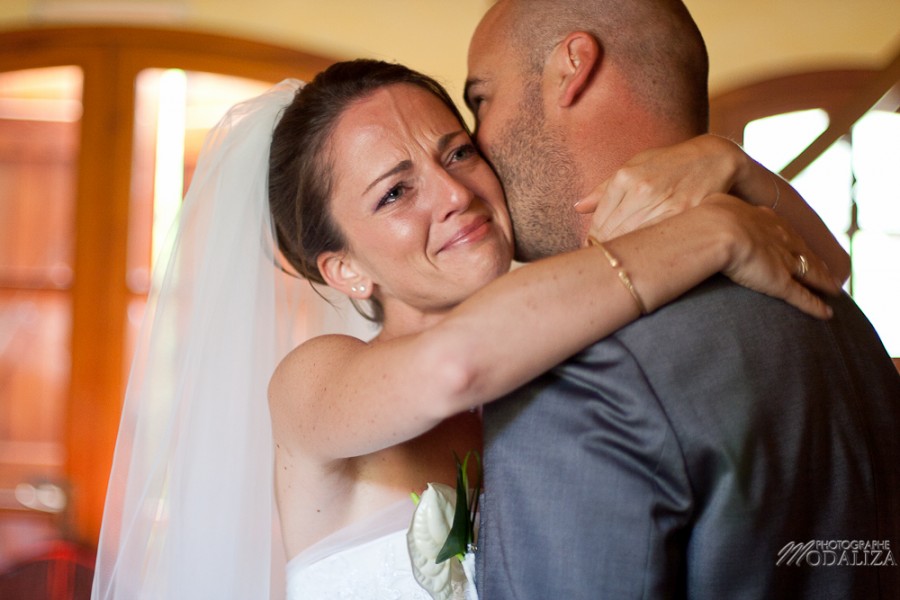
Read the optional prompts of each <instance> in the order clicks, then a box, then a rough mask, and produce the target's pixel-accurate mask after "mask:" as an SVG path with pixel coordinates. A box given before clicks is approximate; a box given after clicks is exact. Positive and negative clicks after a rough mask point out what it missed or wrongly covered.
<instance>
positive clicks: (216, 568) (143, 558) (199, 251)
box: [92, 80, 371, 600]
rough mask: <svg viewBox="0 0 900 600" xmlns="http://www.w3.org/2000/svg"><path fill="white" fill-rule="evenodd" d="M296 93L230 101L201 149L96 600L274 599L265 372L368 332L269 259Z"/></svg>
mask: <svg viewBox="0 0 900 600" xmlns="http://www.w3.org/2000/svg"><path fill="white" fill-rule="evenodd" d="M300 87H302V83H300V82H299V81H296V80H285V81H283V82H281V83H280V84H278V85H276V86H275V87H273V88H272V89H270V90H269V91H267V92H266V93H264V94H263V95H261V96H259V97H257V98H254V99H252V100H249V101H247V102H243V103H241V104H238V105H236V106H234V107H233V108H232V109H231V110H230V111H229V112H228V113H227V114H226V115H225V117H224V118H223V119H222V120H221V121H220V122H219V124H218V125H217V126H216V127H215V128H214V129H213V130H212V131H210V133H209V135H208V136H207V139H206V141H205V143H204V146H203V150H202V152H201V155H200V159H199V162H198V165H197V169H196V171H195V174H194V179H193V182H192V183H191V186H190V189H189V191H188V193H187V195H186V197H185V201H184V204H183V206H182V209H181V214H180V216H179V219H178V222H177V224H176V226H175V228H174V229H173V231H172V233H171V234H170V239H169V240H168V242H167V246H166V248H165V249H164V250H163V251H162V253H161V255H160V258H159V260H158V261H157V265H158V266H157V268H156V271H155V273H154V279H153V288H152V290H151V294H150V299H149V302H148V305H147V312H146V316H145V318H144V323H143V326H142V329H141V334H140V338H139V342H138V346H137V350H136V352H135V359H134V364H133V367H132V371H131V375H130V378H129V383H128V389H127V392H126V395H125V401H124V405H123V411H122V420H121V423H120V428H119V436H118V440H117V442H116V449H115V458H114V460H113V467H112V472H111V475H110V482H109V489H108V492H107V498H106V506H105V510H104V516H103V525H102V529H101V533H100V543H99V548H98V556H97V567H96V574H95V578H94V584H93V595H92V597H93V598H94V600H101V599H102V600H108V599H117V600H123V599H126V598H127V599H129V600H131V599H138V598H141V599H143V598H154V599H156V598H160V599H162V598H165V599H167V600H170V599H171V600H177V599H188V598H190V599H195V598H217V599H223V598H224V599H227V598H234V599H238V598H240V599H242V600H244V599H247V598H269V597H272V598H280V597H283V594H284V583H283V578H284V565H285V557H284V555H283V551H282V549H281V543H280V539H279V535H278V522H277V511H276V510H275V506H274V491H273V442H272V431H271V423H270V415H269V409H268V404H267V398H266V388H267V386H268V381H269V378H270V377H271V374H272V372H273V370H274V368H275V366H276V365H277V363H278V361H279V360H280V359H281V358H283V357H284V355H285V354H286V353H287V352H288V351H289V350H290V349H291V348H293V347H294V346H295V345H296V344H297V343H298V342H299V341H302V339H304V338H305V337H309V336H311V335H315V334H320V333H325V332H327V331H342V332H344V333H355V334H356V335H360V336H361V337H363V336H365V335H366V334H367V331H366V329H365V327H364V326H362V325H360V323H361V320H360V319H358V318H356V317H352V316H349V315H351V314H352V311H351V310H349V309H348V308H347V306H349V304H347V305H345V306H344V307H343V310H344V311H345V313H346V315H347V316H348V320H344V319H341V318H339V317H336V316H335V315H336V314H337V313H335V312H334V309H333V308H332V307H331V306H329V305H328V304H327V303H325V302H324V301H323V300H321V299H320V298H318V296H317V295H316V294H315V293H314V292H313V291H312V290H311V288H310V286H309V285H308V284H307V283H306V282H304V281H301V280H298V279H296V278H293V277H290V276H287V275H285V274H283V273H282V272H281V271H280V269H279V268H278V267H277V266H276V264H277V263H276V259H275V242H274V236H273V229H272V223H271V217H270V214H269V209H268V197H267V196H268V194H267V192H268V182H267V177H268V157H269V144H270V141H271V134H272V130H273V129H274V126H275V124H276V123H277V120H278V118H280V115H281V111H282V110H283V108H284V107H285V106H287V105H288V104H289V103H290V102H291V100H292V99H293V97H294V94H295V93H296V91H297V90H298V89H300ZM368 333H369V334H370V333H371V332H368Z"/></svg>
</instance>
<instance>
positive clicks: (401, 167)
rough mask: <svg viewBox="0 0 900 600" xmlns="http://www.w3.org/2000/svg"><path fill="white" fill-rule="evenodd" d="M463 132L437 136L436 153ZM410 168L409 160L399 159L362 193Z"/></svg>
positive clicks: (460, 130) (463, 131)
mask: <svg viewBox="0 0 900 600" xmlns="http://www.w3.org/2000/svg"><path fill="white" fill-rule="evenodd" d="M465 133H466V132H465V130H463V129H459V130H457V131H451V132H450V133H445V134H444V135H442V136H441V137H440V138H438V143H437V151H438V153H441V152H443V151H444V150H446V149H447V146H449V145H450V143H451V142H452V141H453V140H454V138H456V137H457V136H458V135H460V134H465ZM411 168H412V161H411V160H401V161H400V162H398V163H397V164H396V165H394V167H393V168H391V169H390V170H389V171H387V172H385V173H382V174H381V175H379V176H378V177H376V178H375V180H374V181H373V182H372V183H370V184H369V186H368V187H367V188H366V189H365V191H364V192H363V194H368V193H369V190H371V189H372V188H373V187H375V186H376V185H378V183H379V182H380V181H383V180H385V179H387V178H388V177H391V176H393V175H396V174H397V173H402V172H403V171H408V170H409V169H411Z"/></svg>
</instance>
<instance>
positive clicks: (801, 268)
mask: <svg viewBox="0 0 900 600" xmlns="http://www.w3.org/2000/svg"><path fill="white" fill-rule="evenodd" d="M807 273H809V261H808V260H806V257H805V256H803V255H802V254H798V255H797V279H803V278H804V277H806V274H807Z"/></svg>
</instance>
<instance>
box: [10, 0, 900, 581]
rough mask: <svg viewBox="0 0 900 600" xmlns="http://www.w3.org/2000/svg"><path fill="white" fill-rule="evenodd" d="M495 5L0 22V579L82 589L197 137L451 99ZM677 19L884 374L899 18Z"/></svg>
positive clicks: (61, 11) (150, 10)
mask: <svg viewBox="0 0 900 600" xmlns="http://www.w3.org/2000/svg"><path fill="white" fill-rule="evenodd" d="M490 4H491V2H490V1H489V0H455V1H453V2H448V1H446V0H379V1H372V0H331V1H330V2H319V1H312V0H255V1H253V2H247V1H245V0H3V1H2V3H0V573H7V574H9V573H19V574H21V573H22V572H23V569H24V568H25V567H26V566H27V565H35V564H37V562H40V561H43V562H40V564H42V565H44V566H43V567H42V568H44V571H42V573H45V574H46V573H50V572H51V571H49V570H48V569H53V568H57V569H62V568H63V567H60V566H59V565H60V564H62V565H64V567H65V571H64V572H63V571H59V573H56V574H53V575H52V577H51V576H47V577H45V579H47V581H49V582H50V583H47V584H46V585H47V586H48V587H47V590H48V591H47V595H46V597H54V598H55V597H59V598H62V597H69V596H67V595H65V594H67V593H70V592H71V590H73V589H76V588H80V587H82V586H83V585H84V584H83V582H84V580H85V579H87V580H88V581H89V577H90V567H91V564H92V550H93V547H94V544H95V543H96V539H97V535H98V533H99V528H100V520H101V514H102V507H103V498H104V494H105V489H106V482H107V476H108V471H109V467H110V462H111V457H112V449H113V445H114V442H115V436H116V430H117V427H118V420H119V412H120V406H121V399H122V396H123V393H124V386H125V382H126V380H127V374H128V369H129V365H130V361H131V348H132V345H133V342H134V340H135V337H136V335H137V332H138V329H139V326H140V322H141V317H142V314H143V310H144V304H145V296H146V293H147V290H148V287H149V278H150V272H151V270H152V268H153V256H154V250H155V248H157V247H158V246H159V244H160V242H161V240H162V237H163V236H164V235H165V233H166V231H167V229H168V227H169V225H170V224H171V221H172V219H173V218H174V215H175V213H176V212H177V210H178V206H179V203H180V201H181V197H182V194H183V191H184V189H185V188H186V186H187V185H188V183H189V182H190V177H191V174H192V172H193V167H194V164H195V161H196V157H197V154H198V152H199V148H200V144H201V143H202V139H203V136H204V134H205V132H206V131H207V130H208V129H209V127H211V126H212V125H213V124H214V123H215V122H216V121H217V120H218V118H219V117H220V116H221V115H222V114H223V113H224V111H225V110H226V109H227V107H228V106H230V105H231V104H233V103H234V102H236V101H238V100H241V99H243V98H246V97H249V96H252V95H255V94H256V93H258V92H259V91H261V90H262V89H264V88H266V87H267V86H268V85H270V84H271V83H273V82H276V81H279V80H280V79H282V78H284V77H288V76H290V77H298V78H309V77H311V76H312V75H314V74H315V73H316V72H317V71H318V70H320V69H322V68H323V67H324V66H326V65H327V64H329V63H330V62H333V61H335V60H341V59H346V58H353V57H360V56H363V57H372V58H381V59H386V60H395V61H399V62H403V63H405V64H407V65H409V66H411V67H413V68H416V69H419V70H422V71H424V72H426V73H429V74H431V75H433V76H435V77H436V78H437V79H438V80H440V81H441V82H443V83H444V84H446V85H447V87H448V88H449V90H450V92H451V94H452V95H453V96H454V98H455V99H457V100H459V99H460V97H461V90H462V85H463V82H464V80H465V70H466V51H467V45H468V40H469V36H470V35H471V33H472V31H473V30H474V28H475V26H476V24H477V23H478V20H479V19H480V17H481V16H482V14H483V13H484V12H485V11H486V10H487V8H488V7H489V6H490ZM686 4H687V5H688V7H689V8H690V9H691V12H692V13H693V15H694V17H695V19H696V20H697V23H698V24H699V26H700V29H701V30H702V31H703V34H704V36H705V38H706V41H707V45H708V48H709V53H710V60H711V73H710V92H711V96H712V123H711V126H712V130H713V132H715V133H719V134H722V135H726V136H728V137H730V138H732V139H734V140H736V141H738V142H741V143H744V144H745V145H746V147H747V148H748V150H749V151H750V152H751V154H753V155H754V156H755V157H757V158H758V159H759V160H760V161H762V162H764V164H766V165H767V166H769V167H770V168H771V169H773V170H776V171H781V172H782V173H783V174H784V175H785V176H786V177H788V178H789V179H792V180H793V182H794V184H795V185H796V186H797V187H798V188H799V189H800V190H801V192H802V193H803V194H804V196H805V197H806V198H807V199H808V200H809V201H810V203H811V204H812V205H813V206H814V207H815V208H816V210H817V211H818V212H819V213H820V214H821V215H822V216H823V217H824V218H825V220H826V222H827V223H828V225H829V227H831V229H832V231H833V232H834V233H835V234H836V235H837V236H838V237H839V238H840V239H841V240H842V242H843V243H844V244H845V247H846V248H847V249H848V250H849V251H850V252H851V254H852V258H853V267H854V272H853V277H852V278H851V280H850V282H848V285H847V289H848V291H849V292H850V293H852V294H853V295H854V297H855V298H856V300H857V302H858V303H859V304H860V305H861V306H862V308H863V310H864V311H865V312H866V313H867V315H868V316H869V318H870V319H871V320H872V321H873V323H874V324H875V326H876V328H877V329H878V331H879V334H880V335H881V336H882V339H883V340H884V342H885V345H886V346H887V347H888V350H889V352H890V353H891V355H892V356H895V357H897V356H900V115H898V113H897V109H898V106H900V88H898V85H897V83H898V80H900V2H897V1H896V0H856V1H855V2H846V1H845V0H756V1H755V2H745V1H743V0H686ZM307 318H308V319H319V318H326V317H323V316H322V315H314V314H310V315H308V316H307ZM36 561H37V562H36ZM53 561H55V562H53ZM47 565H57V566H55V567H53V566H47ZM4 581H6V582H7V585H9V586H12V585H14V583H11V582H12V576H11V575H0V596H4V593H3V590H4V589H12V588H11V587H8V588H3V585H4V583H3V582H4ZM54 586H55V587H54ZM51 588H52V590H51ZM53 590H55V591H53ZM54 594H56V595H54ZM4 597H12V596H4ZM32 597H39V596H32Z"/></svg>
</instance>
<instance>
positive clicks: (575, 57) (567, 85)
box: [549, 31, 603, 108]
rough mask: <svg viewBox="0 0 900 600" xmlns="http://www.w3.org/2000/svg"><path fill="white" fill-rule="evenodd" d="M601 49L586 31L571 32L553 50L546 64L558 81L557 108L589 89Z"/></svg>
mask: <svg viewBox="0 0 900 600" xmlns="http://www.w3.org/2000/svg"><path fill="white" fill-rule="evenodd" d="M602 52H603V50H602V48H601V47H600V43H599V42H598V41H597V38H595V37H594V36H593V35H591V34H590V33H588V32H586V31H573V32H572V33H570V34H569V35H567V36H566V37H565V39H564V40H563V41H562V42H560V43H559V44H558V45H557V46H556V47H555V48H554V49H553V53H552V54H551V57H550V63H549V65H550V68H551V69H552V70H553V73H552V76H553V77H554V79H556V81H557V99H556V100H557V104H558V105H559V106H560V107H563V108H566V107H569V106H571V105H573V104H575V103H576V102H577V101H578V99H579V98H580V97H581V94H582V93H584V91H585V90H586V89H587V88H588V86H589V85H590V83H591V78H592V77H593V75H594V71H595V70H596V69H597V68H598V67H599V66H600V59H601V56H602Z"/></svg>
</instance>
